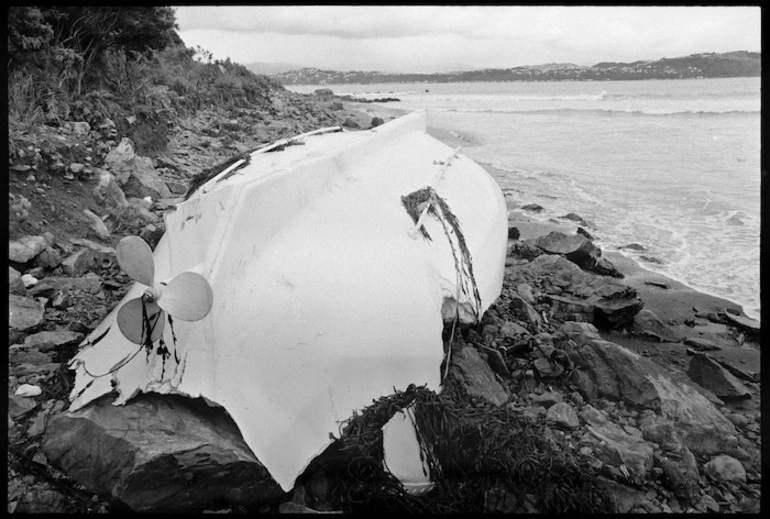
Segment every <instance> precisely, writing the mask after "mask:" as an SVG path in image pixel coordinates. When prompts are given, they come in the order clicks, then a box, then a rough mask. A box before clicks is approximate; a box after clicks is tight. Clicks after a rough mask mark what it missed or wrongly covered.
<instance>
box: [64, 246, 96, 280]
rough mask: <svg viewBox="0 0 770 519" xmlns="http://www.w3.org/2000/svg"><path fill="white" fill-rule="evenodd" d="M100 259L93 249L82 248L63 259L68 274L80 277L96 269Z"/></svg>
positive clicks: (65, 271)
mask: <svg viewBox="0 0 770 519" xmlns="http://www.w3.org/2000/svg"><path fill="white" fill-rule="evenodd" d="M98 261H99V260H98V255H97V253H95V252H94V251H92V250H91V249H80V250H79V251H77V252H76V253H75V254H72V255H71V256H68V257H67V258H65V259H64V261H62V268H63V270H64V273H65V274H67V275H68V276H73V277H78V276H82V275H83V274H85V273H87V272H91V271H92V270H95V269H96V267H97V265H98Z"/></svg>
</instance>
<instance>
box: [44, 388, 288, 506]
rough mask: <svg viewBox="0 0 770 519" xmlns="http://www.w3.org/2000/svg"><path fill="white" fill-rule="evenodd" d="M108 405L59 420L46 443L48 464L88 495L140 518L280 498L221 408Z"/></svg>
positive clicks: (183, 402) (104, 401)
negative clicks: (117, 503)
mask: <svg viewBox="0 0 770 519" xmlns="http://www.w3.org/2000/svg"><path fill="white" fill-rule="evenodd" d="M111 400H112V398H111V397H110V396H106V397H103V398H101V399H99V400H96V401H94V402H92V403H91V404H90V405H88V406H86V407H84V408H82V409H79V410H78V411H75V412H66V413H63V414H61V415H58V416H57V417H56V418H54V419H53V420H51V422H50V423H49V425H48V427H47V429H46V432H45V436H44V438H43V443H42V448H43V452H44V453H45V455H46V456H47V457H48V459H49V461H50V462H51V463H53V464H54V465H57V466H59V467H61V468H62V469H63V470H64V472H65V473H66V474H67V475H68V476H69V477H70V478H72V479H74V480H75V481H77V482H78V483H80V484H82V485H84V486H85V487H87V488H88V489H90V490H91V491H94V492H100V493H109V494H112V495H113V496H114V497H115V498H117V499H119V500H121V501H123V502H124V503H126V504H127V505H128V506H129V507H131V508H132V509H133V510H136V511H141V512H164V511H166V512H168V511H174V512H182V511H193V510H200V509H201V507H205V506H207V505H210V504H211V503H212V502H214V501H216V500H221V499H225V500H228V501H230V502H232V503H237V504H244V505H250V504H255V503H260V502H264V501H269V500H272V499H275V498H277V497H281V496H282V495H283V491H282V490H281V489H280V487H278V485H277V484H276V483H275V482H274V481H273V479H272V478H271V477H270V475H269V474H268V472H267V470H266V469H265V468H264V467H263V466H262V464H261V463H260V462H259V461H258V460H257V459H256V457H255V456H254V454H253V453H252V452H251V450H250V449H249V448H248V446H247V445H246V443H245V442H244V441H243V439H242V438H241V435H240V432H239V431H238V428H237V427H236V426H235V424H234V423H233V421H232V419H230V417H229V416H227V414H226V413H225V412H224V411H223V410H221V409H219V408H212V407H209V406H207V405H206V404H205V403H203V402H201V401H194V400H191V399H186V398H183V397H179V396H171V395H157V394H149V395H140V396H139V397H137V398H135V399H133V400H131V402H129V403H128V404H127V405H125V406H112V405H110V401H111Z"/></svg>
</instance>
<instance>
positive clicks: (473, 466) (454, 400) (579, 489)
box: [336, 378, 609, 513]
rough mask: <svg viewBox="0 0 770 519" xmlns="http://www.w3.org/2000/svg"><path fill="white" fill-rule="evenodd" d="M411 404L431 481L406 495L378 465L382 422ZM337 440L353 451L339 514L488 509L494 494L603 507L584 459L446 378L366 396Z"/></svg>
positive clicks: (553, 507) (543, 506)
mask: <svg viewBox="0 0 770 519" xmlns="http://www.w3.org/2000/svg"><path fill="white" fill-rule="evenodd" d="M410 404H412V405H414V414H415V421H416V430H417V431H418V438H419V441H420V442H421V444H422V445H423V446H424V447H425V449H424V450H425V453H426V455H427V462H428V465H429V468H430V473H431V479H432V480H433V482H434V483H435V487H434V488H433V489H432V490H431V491H430V492H429V493H428V494H426V495H423V496H412V495H410V494H408V493H406V491H405V490H404V488H403V487H402V486H401V484H400V483H399V481H398V480H397V479H396V478H395V477H394V476H393V475H392V474H390V473H389V472H388V471H387V470H386V469H385V468H384V466H383V463H382V460H383V456H384V454H383V447H382V427H383V426H384V425H385V424H386V423H387V421H388V420H389V419H390V418H391V417H392V416H393V415H394V414H395V413H396V412H397V411H398V410H400V409H403V408H404V407H406V406H408V405H410ZM340 441H341V443H342V449H343V450H345V451H348V452H349V453H352V455H351V456H350V459H349V462H348V465H347V475H348V481H347V483H346V487H347V488H346V492H343V494H342V495H343V496H344V499H343V500H342V502H341V503H336V505H337V506H340V507H341V508H342V509H343V510H344V511H346V512H363V511H404V512H411V513H425V512H427V513H447V512H485V511H494V510H490V504H489V499H490V495H491V494H493V493H495V492H497V493H500V492H504V493H508V494H509V495H510V496H512V501H513V502H514V503H517V506H523V504H525V503H529V504H530V506H532V505H534V506H535V507H536V509H537V511H540V512H555V513H565V512H578V513H587V512H591V513H597V512H607V511H609V503H608V502H607V500H606V497H605V496H604V494H603V493H602V491H601V490H600V488H598V487H597V486H596V485H595V483H594V478H593V477H592V476H591V473H592V470H591V469H590V467H589V466H588V464H587V461H583V460H580V459H577V458H575V457H573V455H572V454H571V451H570V450H569V449H566V448H565V447H564V446H563V445H561V444H560V441H559V440H557V439H556V438H555V437H554V436H553V435H550V434H548V431H547V428H546V426H545V423H544V421H543V420H540V421H537V422H534V423H533V422H531V421H530V420H528V419H526V418H524V417H523V416H522V415H521V414H519V413H518V412H517V411H515V410H513V409H509V408H507V407H505V406H502V407H496V406H492V405H489V404H485V403H483V402H481V401H479V400H477V399H475V398H473V397H470V396H468V395H467V394H465V393H464V391H463V390H462V388H461V387H460V385H459V384H457V383H456V382H455V381H454V379H453V378H450V379H448V380H447V383H446V384H445V386H444V388H443V390H442V392H441V394H436V393H435V392H433V391H431V390H429V389H427V388H426V387H424V386H420V387H417V386H414V385H411V386H409V387H408V388H407V389H406V390H405V391H403V392H399V391H395V393H394V394H393V395H390V396H386V397H382V398H380V399H378V400H375V401H373V403H372V405H371V406H369V407H367V408H365V409H364V410H362V411H361V412H360V413H356V414H354V416H352V417H351V418H350V419H349V420H348V421H347V422H346V423H345V424H343V426H342V430H341V438H340ZM510 511H513V510H510Z"/></svg>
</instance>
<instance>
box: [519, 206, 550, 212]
mask: <svg viewBox="0 0 770 519" xmlns="http://www.w3.org/2000/svg"><path fill="white" fill-rule="evenodd" d="M521 208H522V209H523V210H525V211H532V212H533V213H541V212H543V211H544V210H545V209H543V206H541V205H538V204H527V205H523V206H521Z"/></svg>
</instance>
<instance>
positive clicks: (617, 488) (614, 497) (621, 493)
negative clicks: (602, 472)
mask: <svg viewBox="0 0 770 519" xmlns="http://www.w3.org/2000/svg"><path fill="white" fill-rule="evenodd" d="M596 484H597V486H598V487H599V488H602V489H604V495H605V496H607V499H608V500H609V502H610V504H611V508H612V509H611V512H612V513H615V514H628V513H629V512H631V510H635V509H637V508H638V507H639V506H641V505H642V504H643V503H647V502H648V501H649V500H648V499H647V497H646V496H645V494H644V492H642V491H640V490H637V489H635V488H631V487H628V486H626V485H623V484H621V483H618V482H616V481H613V480H611V479H608V478H606V477H604V476H598V477H597V478H596Z"/></svg>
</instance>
